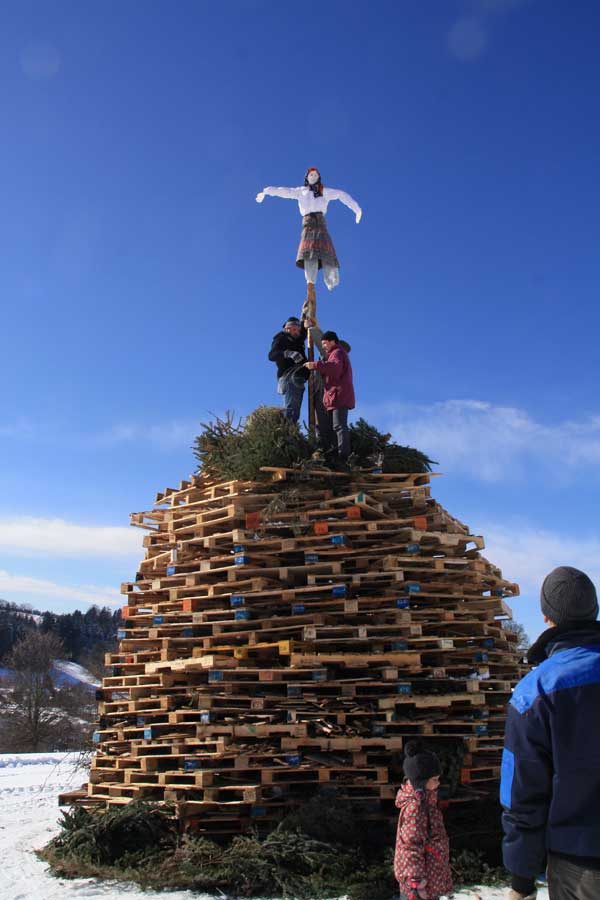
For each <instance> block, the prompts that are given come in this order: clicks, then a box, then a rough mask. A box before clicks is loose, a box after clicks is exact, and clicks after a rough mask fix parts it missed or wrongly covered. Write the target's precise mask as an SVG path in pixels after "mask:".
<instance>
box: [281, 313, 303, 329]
mask: <svg viewBox="0 0 600 900" xmlns="http://www.w3.org/2000/svg"><path fill="white" fill-rule="evenodd" d="M286 325H297V326H298V328H301V327H302V322H301V321H300V319H299V318H298V317H297V316H288V318H287V319H286V320H285V322H284V323H283V328H285V326H286Z"/></svg>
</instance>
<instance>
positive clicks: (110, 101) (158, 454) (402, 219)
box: [0, 0, 600, 635]
mask: <svg viewBox="0 0 600 900" xmlns="http://www.w3.org/2000/svg"><path fill="white" fill-rule="evenodd" d="M599 26H600V9H598V7H597V6H596V4H592V3H588V2H577V0H573V2H570V3H568V4H567V3H558V2H554V3H552V2H543V0H464V2H461V0H439V2H430V3H421V2H417V0H414V2H411V0H404V2H402V3H398V2H385V0H381V2H377V3H373V4H367V3H366V2H364V3H362V2H360V3H357V4H352V5H351V4H348V3H346V2H326V0H325V2H320V3H314V2H305V3H303V4H301V5H297V4H291V3H286V2H274V0H247V2H243V0H240V2H228V0H225V2H222V3H220V4H209V3H205V2H200V0H194V2H188V0H179V2H178V3H177V4H172V3H167V2H155V3H152V4H148V3H142V2H127V3H121V4H116V3H99V2H86V3H76V2H75V0H71V2H62V0H56V2H53V3H52V4H43V3H39V2H36V3H28V2H23V0H21V2H19V3H15V2H8V3H6V4H4V5H3V7H2V10H0V84H1V86H2V87H1V91H0V109H1V114H2V125H3V128H2V132H3V135H2V141H1V142H0V165H1V171H2V173H3V186H2V214H1V216H0V241H1V244H2V247H3V251H4V252H3V261H2V266H1V267H0V296H1V297H2V312H3V316H2V320H3V326H4V327H3V336H4V340H3V347H2V354H1V358H0V373H1V377H2V384H3V388H4V389H3V391H2V394H1V396H2V401H1V412H0V446H1V448H2V465H1V467H0V596H3V597H5V598H6V599H10V600H14V601H15V602H28V603H31V604H32V605H34V606H36V607H42V608H49V609H55V610H68V609H73V608H76V607H78V608H86V607H87V605H88V603H89V602H110V603H117V604H118V603H119V602H120V600H119V597H118V593H117V591H118V587H119V584H120V582H121V581H124V580H127V579H129V578H131V577H132V576H133V573H134V572H135V568H136V562H137V560H138V559H139V557H140V555H141V539H142V536H143V533H142V532H139V531H137V530H135V529H129V528H128V525H127V523H128V514H129V512H130V511H138V510H142V509H146V508H148V507H149V506H150V505H151V503H152V501H153V497H154V494H155V492H156V491H157V490H162V489H163V488H165V487H166V486H170V485H174V484H176V483H178V481H179V480H180V479H181V478H185V477H187V475H188V474H189V473H190V472H191V471H192V469H193V467H194V460H193V456H192V453H191V450H190V446H191V443H192V440H193V436H194V434H195V433H197V430H198V423H199V422H200V421H203V420H206V419H207V418H208V417H209V416H210V413H211V412H216V413H222V412H223V411H224V410H226V409H227V408H232V409H235V410H236V412H238V413H239V414H242V415H243V414H246V413H247V412H249V411H250V410H252V409H253V408H254V407H255V406H257V405H258V404H259V403H265V402H267V403H271V402H277V397H276V394H275V377H274V367H273V366H272V364H270V363H269V362H268V361H267V359H266V353H267V350H268V347H269V345H270V340H271V337H272V335H273V333H274V332H275V331H276V330H278V328H279V327H280V325H281V322H282V321H283V319H284V318H286V317H287V315H289V314H292V313H297V312H298V310H299V307H300V304H301V302H302V298H303V294H304V284H303V278H302V275H301V273H300V272H299V271H298V270H296V269H295V267H294V258H295V250H296V246H297V241H298V235H299V225H300V219H299V215H298V210H297V207H296V206H295V205H294V204H293V203H290V202H289V201H282V200H276V199H272V198H267V199H266V200H265V202H264V203H263V204H262V206H258V205H257V204H256V203H255V202H254V196H255V194H256V193H257V191H258V190H260V189H261V188H262V187H263V186H265V185H270V184H274V185H277V184H283V185H294V184H300V183H301V181H302V177H303V174H304V171H305V169H306V167H307V166H308V165H317V166H318V167H319V168H320V171H321V172H322V176H323V180H324V182H325V184H328V185H330V186H331V187H339V188H343V189H345V190H347V191H349V192H350V193H351V194H352V195H353V196H354V197H356V199H357V200H358V201H359V203H360V204H361V206H362V207H363V210H364V216H363V220H362V222H361V223H360V225H358V226H357V225H356V224H355V223H354V218H353V216H352V215H351V213H350V212H349V211H348V210H347V209H345V208H344V207H343V206H341V205H340V204H334V205H333V206H331V207H330V210H329V216H328V220H329V226H330V230H331V232H332V235H333V237H334V240H335V243H336V247H337V250H338V255H339V257H340V260H341V279H342V280H341V284H340V286H339V288H337V289H336V291H335V292H333V294H331V295H327V296H326V295H325V294H326V292H325V291H324V289H323V288H322V287H319V290H318V295H319V313H320V319H321V322H322V324H323V325H324V326H325V327H330V328H335V329H336V330H337V331H338V332H339V333H340V334H342V335H343V336H344V337H346V338H347V339H348V340H349V341H350V342H351V344H352V347H353V349H352V359H353V365H354V370H355V382H356V392H357V399H358V406H357V410H356V415H357V416H358V415H363V416H365V417H366V418H368V419H369V420H370V421H372V422H373V423H374V424H376V425H378V426H380V427H381V428H386V429H390V430H392V431H393V433H394V436H395V438H396V439H397V440H398V441H400V442H401V443H412V444H413V445H415V446H418V447H419V448H420V449H422V450H425V451H426V452H428V453H429V454H430V455H431V456H432V457H433V458H435V459H436V460H439V462H440V466H439V469H440V471H441V472H443V473H444V477H443V478H439V479H436V480H435V486H434V493H435V496H436V497H437V498H438V499H439V500H440V501H441V502H442V503H443V504H444V505H445V506H446V507H447V508H448V509H449V510H450V511H451V512H452V513H453V514H454V515H455V516H457V517H458V518H461V519H462V520H463V521H466V522H468V523H469V524H470V525H471V528H472V530H473V532H475V533H478V534H484V535H485V537H486V542H487V550H486V555H487V556H488V557H489V558H490V559H491V560H492V561H493V562H495V563H497V564H499V565H500V566H501V567H502V568H503V570H504V573H505V575H506V577H508V578H510V579H511V580H518V581H520V583H521V585H522V590H523V597H522V599H521V600H519V601H517V602H516V603H515V614H516V617H517V618H518V619H520V620H521V621H523V622H524V624H525V625H526V627H527V630H528V631H529V632H530V634H532V635H534V634H536V633H537V632H538V631H539V630H540V629H541V627H542V620H541V617H540V616H539V613H538V612H537V594H538V591H539V584H540V581H541V578H542V577H543V575H544V574H545V573H546V572H547V571H548V570H549V569H550V568H552V567H553V566H554V565H557V564H572V565H578V566H580V567H582V568H584V569H586V570H587V571H588V572H589V573H590V574H591V575H592V577H594V579H595V580H596V581H597V582H598V580H599V579H600V562H598V560H599V559H600V529H599V527H598V520H597V514H596V502H597V497H598V485H599V481H600V478H599V474H600V402H599V400H598V392H597V382H598V379H597V377H596V360H597V357H598V352H597V334H598V326H599V325H600V313H599V311H598V299H597V295H598V282H599V275H600V256H599V254H598V250H597V244H598V237H599V231H600V229H599V225H600V221H599V220H600V212H599V210H600V204H599V203H598V186H597V160H598V159H599V158H600V125H599V123H598V117H597V115H596V107H597V98H596V88H597V84H598V83H599V81H600V58H599V56H598V52H597V34H598V28H599Z"/></svg>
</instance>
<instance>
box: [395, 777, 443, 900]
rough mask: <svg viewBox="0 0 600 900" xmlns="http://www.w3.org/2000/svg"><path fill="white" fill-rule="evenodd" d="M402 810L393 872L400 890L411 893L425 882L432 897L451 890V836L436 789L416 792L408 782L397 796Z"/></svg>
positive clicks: (432, 898) (397, 804)
mask: <svg viewBox="0 0 600 900" xmlns="http://www.w3.org/2000/svg"><path fill="white" fill-rule="evenodd" d="M396 806H397V807H398V809H399V810H400V815H399V816H398V831H397V834H396V852H395V854H394V875H395V876H396V880H397V881H398V883H399V885H400V892H401V893H402V894H406V896H407V897H409V896H410V894H411V892H412V891H414V889H415V887H416V886H417V885H418V884H419V883H420V882H422V881H425V882H426V884H425V885H424V888H425V890H426V891H427V895H428V897H429V898H430V900H436V898H438V897H439V896H440V894H448V893H449V892H450V891H451V890H452V873H451V870H450V859H449V845H448V835H447V834H446V829H445V828H444V820H443V818H442V813H441V810H440V808H439V806H438V805H437V791H415V789H414V788H413V786H412V784H411V783H410V782H409V781H405V782H404V784H403V785H402V787H401V788H400V790H399V791H398V794H397V796H396Z"/></svg>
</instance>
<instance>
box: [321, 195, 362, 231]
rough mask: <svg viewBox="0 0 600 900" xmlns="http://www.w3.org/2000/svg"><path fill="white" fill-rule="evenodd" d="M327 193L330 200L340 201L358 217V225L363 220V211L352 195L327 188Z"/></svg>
mask: <svg viewBox="0 0 600 900" xmlns="http://www.w3.org/2000/svg"><path fill="white" fill-rule="evenodd" d="M326 191H327V199H328V200H339V201H340V203H343V204H344V206H347V207H348V209H351V210H352V212H353V213H354V215H355V216H356V224H357V225H358V223H359V222H360V220H361V219H362V209H361V208H360V206H359V205H358V203H357V202H356V200H355V199H354V197H351V196H350V194H347V193H346V191H338V190H337V188H326Z"/></svg>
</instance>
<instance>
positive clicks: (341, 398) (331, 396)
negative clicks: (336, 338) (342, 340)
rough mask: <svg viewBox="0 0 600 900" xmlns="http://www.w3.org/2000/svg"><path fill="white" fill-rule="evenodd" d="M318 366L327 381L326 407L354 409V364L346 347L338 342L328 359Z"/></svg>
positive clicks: (324, 402) (324, 398) (324, 399)
mask: <svg viewBox="0 0 600 900" xmlns="http://www.w3.org/2000/svg"><path fill="white" fill-rule="evenodd" d="M316 368H317V370H318V371H319V372H320V373H321V375H322V376H323V380H324V382H325V392H324V393H323V405H324V406H325V409H329V410H331V409H342V408H345V409H354V405H355V400H354V386H353V384H352V366H351V365H350V360H349V358H348V354H347V353H346V351H345V350H344V348H343V347H340V346H339V344H338V345H337V346H336V347H334V348H333V350H332V351H331V353H330V354H329V355H328V357H327V359H326V360H321V362H318V363H317V366H316Z"/></svg>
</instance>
